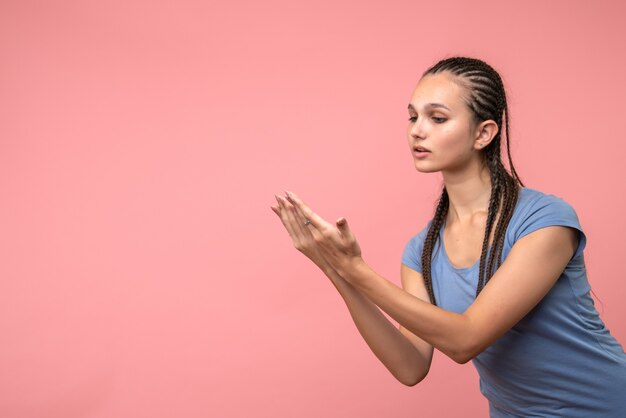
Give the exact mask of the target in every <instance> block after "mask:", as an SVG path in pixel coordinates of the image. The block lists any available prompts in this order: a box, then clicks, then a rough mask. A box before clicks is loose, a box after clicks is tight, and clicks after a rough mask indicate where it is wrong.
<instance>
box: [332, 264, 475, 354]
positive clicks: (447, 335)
mask: <svg viewBox="0 0 626 418" xmlns="http://www.w3.org/2000/svg"><path fill="white" fill-rule="evenodd" d="M341 274H342V277H345V278H346V281H348V282H349V284H351V285H352V286H353V287H354V288H355V289H357V290H358V291H359V292H360V293H361V294H363V295H364V296H365V297H367V298H368V299H369V300H370V301H371V302H372V303H374V304H376V305H377V306H378V307H380V309H382V310H383V311H385V312H386V313H387V314H389V316H391V317H392V318H393V319H395V320H396V321H398V323H399V324H401V325H402V326H404V327H405V328H406V329H407V330H409V331H411V332H412V333H413V334H415V335H416V336H418V337H420V338H421V339H423V340H424V341H427V342H429V343H430V344H432V346H433V347H435V348H437V349H438V350H440V351H441V352H443V353H444V354H446V355H447V356H448V357H450V358H452V359H453V360H454V361H456V362H458V363H465V362H467V361H469V360H470V359H471V358H472V357H473V356H474V355H476V354H478V353H477V352H476V350H477V347H476V345H475V340H474V339H473V338H472V335H473V331H472V323H471V321H470V319H469V318H468V317H467V316H466V315H464V314H458V313H455V312H450V311H446V310H444V309H441V308H439V307H437V306H435V305H432V304H430V303H427V302H424V301H423V300H421V299H419V298H418V297H416V296H413V295H412V294H410V293H408V292H406V291H404V290H403V289H402V288H400V287H398V286H396V285H395V284H394V283H392V282H390V281H388V280H387V279H385V278H384V277H382V276H380V275H378V274H377V273H376V272H374V271H373V270H372V269H371V268H369V266H367V265H366V264H365V263H359V264H356V265H355V266H352V267H351V268H350V269H349V270H346V271H345V272H341Z"/></svg>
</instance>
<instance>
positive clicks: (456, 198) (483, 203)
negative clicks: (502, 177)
mask: <svg viewBox="0 0 626 418" xmlns="http://www.w3.org/2000/svg"><path fill="white" fill-rule="evenodd" d="M442 174H443V182H444V184H445V186H446V190H447V191H448V199H449V201H450V207H449V209H448V222H450V223H457V222H460V223H468V222H472V221H473V220H474V219H475V218H476V217H480V218H481V219H484V218H485V217H486V216H487V212H488V210H489V199H490V197H491V176H490V174H489V169H488V168H487V166H485V165H480V166H479V165H474V166H473V167H470V168H468V169H466V170H464V171H463V172H462V173H459V172H455V173H451V172H442Z"/></svg>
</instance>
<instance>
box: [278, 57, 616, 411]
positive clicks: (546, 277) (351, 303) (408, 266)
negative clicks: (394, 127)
mask: <svg viewBox="0 0 626 418" xmlns="http://www.w3.org/2000/svg"><path fill="white" fill-rule="evenodd" d="M408 110H409V116H410V119H409V121H410V123H409V128H408V140H409V147H410V149H411V152H412V153H413V156H414V162H415V168H416V169H417V170H418V171H420V172H424V173H426V172H429V173H430V172H437V171H439V172H441V174H442V176H443V183H444V186H443V191H442V194H441V198H440V199H439V203H438V206H437V209H436V211H435V214H434V216H433V218H432V220H430V221H429V222H428V224H427V225H426V227H425V228H424V229H423V230H422V231H420V232H419V233H418V234H417V235H415V236H414V237H413V238H412V239H411V240H410V241H409V242H408V244H407V245H406V248H405V250H404V254H403V257H402V267H401V275H402V289H401V288H399V287H397V286H396V285H395V284H393V283H392V282H390V281H388V280H386V279H385V278H383V277H381V276H380V275H378V274H377V273H375V272H374V271H373V270H372V269H371V268H370V267H369V266H368V265H367V264H366V263H365V262H364V261H363V259H362V257H361V250H360V247H359V245H358V243H357V241H356V239H355V236H354V234H353V233H352V231H351V230H350V228H349V227H348V224H347V221H346V220H345V218H339V219H338V220H337V222H336V223H335V224H331V223H329V222H327V221H325V220H324V219H322V218H321V217H320V216H318V215H317V214H316V213H314V212H313V211H312V210H311V209H310V208H309V207H308V206H307V205H306V204H305V203H304V202H302V200H301V199H300V198H298V197H297V196H296V195H295V194H293V193H291V192H286V196H276V199H277V201H278V205H277V206H273V207H272V210H273V211H274V212H275V213H276V214H277V215H278V216H279V218H280V219H281V221H282V223H283V225H284V226H285V228H286V229H287V231H288V233H289V235H290V237H291V239H292V241H293V243H294V246H295V247H296V248H297V249H298V250H299V251H300V252H302V253H303V254H304V255H306V256H307V257H308V258H310V259H311V260H312V261H313V262H314V263H315V264H316V265H317V266H319V268H320V269H321V270H322V271H323V272H324V273H325V274H326V275H327V276H328V277H329V278H330V280H331V281H332V283H333V284H334V285H335V287H336V288H337V290H338V291H339V293H340V294H341V296H342V297H343V299H344V300H345V302H346V304H347V306H348V309H349V311H350V314H351V316H352V318H353V320H354V322H355V324H356V326H357V328H358V330H359V332H360V333H361V335H362V336H363V338H364V339H365V341H366V342H367V344H368V345H369V347H370V348H371V349H372V351H373V352H374V354H375V355H376V356H377V357H378V358H379V359H380V360H381V361H382V362H383V364H384V365H385V366H386V367H387V369H389V371H390V372H391V373H392V374H393V375H394V376H395V377H396V378H397V379H398V380H399V381H400V382H402V383H404V384H406V385H415V384H417V383H418V382H420V381H421V380H422V379H424V377H426V375H427V373H428V371H429V368H430V364H431V359H432V354H433V347H434V348H437V349H438V350H440V351H441V352H443V353H444V354H446V355H447V356H449V357H450V358H452V359H453V360H454V361H456V362H458V363H466V362H468V361H469V360H472V362H473V363H474V365H475V367H476V368H477V370H478V373H479V375H480V389H481V392H482V393H483V394H484V395H485V397H486V398H487V399H488V400H489V406H490V414H491V416H492V417H511V416H515V417H529V416H536V417H570V418H571V417H582V418H589V417H616V418H617V417H620V418H624V417H626V354H625V353H624V350H623V348H622V346H621V345H620V344H619V343H618V342H617V341H616V340H615V338H613V336H612V335H611V334H610V333H609V330H608V329H607V328H606V327H605V326H604V324H603V322H602V320H601V319H600V317H599V315H598V312H597V311H596V309H595V307H594V304H593V301H592V299H591V297H590V295H589V291H590V288H589V283H588V281H587V276H586V271H585V264H584V259H583V249H584V247H585V244H586V237H585V234H584V233H583V231H582V228H581V226H580V223H579V221H578V218H577V216H576V212H575V211H574V209H573V208H572V207H571V206H570V205H569V204H568V203H567V202H565V201H564V200H562V199H561V198H559V197H556V196H554V195H551V194H545V193H542V192H540V191H538V190H535V189H532V188H528V187H525V186H524V185H523V183H522V182H521V180H520V179H519V177H518V176H517V173H516V171H515V168H514V166H513V163H512V161H511V156H510V151H509V144H508V142H509V141H508V137H509V135H508V110H507V101H506V96H505V90H504V86H503V84H502V80H501V78H500V76H499V75H498V73H497V72H496V71H495V70H494V69H493V68H492V67H490V66H489V65H488V64H486V63H485V62H483V61H481V60H478V59H473V58H465V57H454V58H448V59H444V60H442V61H440V62H438V63H437V64H435V65H434V66H432V67H431V68H429V69H428V70H426V72H425V73H424V74H423V76H422V78H421V79H420V81H419V83H418V85H417V87H416V88H415V91H414V92H413V95H412V97H411V101H410V103H409V106H408ZM503 119H504V121H505V123H504V125H503ZM503 127H504V130H503ZM503 131H504V132H505V133H506V138H507V141H506V144H507V155H508V159H509V166H510V169H511V172H509V171H507V169H505V167H504V165H503V164H502V161H501V157H500V146H501V142H502V138H503V135H502V134H503ZM379 308H380V309H382V310H383V311H385V312H386V313H388V314H389V316H391V317H392V318H393V319H395V320H396V321H397V322H398V323H399V324H400V326H399V328H396V327H395V326H394V325H393V324H392V323H391V322H390V321H389V320H387V318H386V317H385V316H384V315H383V314H382V313H381V311H380V310H379Z"/></svg>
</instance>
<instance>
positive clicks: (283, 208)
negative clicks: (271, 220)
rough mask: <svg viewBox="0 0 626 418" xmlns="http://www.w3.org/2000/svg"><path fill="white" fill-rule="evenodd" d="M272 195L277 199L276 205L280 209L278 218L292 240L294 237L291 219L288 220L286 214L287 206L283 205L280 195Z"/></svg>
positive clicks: (283, 201)
mask: <svg viewBox="0 0 626 418" xmlns="http://www.w3.org/2000/svg"><path fill="white" fill-rule="evenodd" d="M274 197H275V198H276V201H278V207H279V211H280V220H281V222H282V223H283V225H284V227H285V229H286V230H287V232H288V233H289V236H290V237H291V239H292V241H293V240H294V237H295V233H294V231H293V228H292V225H291V221H290V220H289V217H288V215H287V208H286V206H285V200H284V198H283V197H281V196H276V195H274Z"/></svg>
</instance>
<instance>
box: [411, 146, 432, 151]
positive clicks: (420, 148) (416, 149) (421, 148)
mask: <svg viewBox="0 0 626 418" xmlns="http://www.w3.org/2000/svg"><path fill="white" fill-rule="evenodd" d="M413 150H415V151H417V152H430V150H429V149H428V148H424V147H413Z"/></svg>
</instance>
